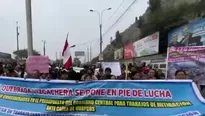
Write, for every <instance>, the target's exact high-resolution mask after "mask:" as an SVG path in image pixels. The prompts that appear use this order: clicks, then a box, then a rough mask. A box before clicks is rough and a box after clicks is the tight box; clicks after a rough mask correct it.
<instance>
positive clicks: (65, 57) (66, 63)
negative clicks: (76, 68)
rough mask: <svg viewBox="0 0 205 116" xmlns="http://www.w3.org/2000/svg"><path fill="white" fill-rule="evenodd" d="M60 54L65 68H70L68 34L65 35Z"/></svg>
mask: <svg viewBox="0 0 205 116" xmlns="http://www.w3.org/2000/svg"><path fill="white" fill-rule="evenodd" d="M62 56H63V65H64V68H66V69H69V68H71V66H72V58H71V53H70V46H69V44H68V34H67V37H66V41H65V45H64V48H63V52H62Z"/></svg>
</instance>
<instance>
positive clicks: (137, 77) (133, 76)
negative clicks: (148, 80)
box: [130, 71, 142, 80]
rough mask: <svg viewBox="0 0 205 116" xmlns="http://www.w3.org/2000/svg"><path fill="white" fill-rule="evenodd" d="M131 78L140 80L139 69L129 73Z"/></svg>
mask: <svg viewBox="0 0 205 116" xmlns="http://www.w3.org/2000/svg"><path fill="white" fill-rule="evenodd" d="M130 79H131V80H142V74H141V72H140V71H136V72H135V73H134V74H131V77H130Z"/></svg>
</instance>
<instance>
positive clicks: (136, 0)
mask: <svg viewBox="0 0 205 116" xmlns="http://www.w3.org/2000/svg"><path fill="white" fill-rule="evenodd" d="M136 2H139V0H134V1H133V2H132V3H131V4H130V5H129V7H128V8H127V9H126V10H125V11H124V12H123V14H122V15H121V16H120V17H119V18H118V19H117V20H116V21H115V23H114V24H113V25H112V26H111V27H110V28H109V29H108V30H107V31H106V32H105V33H104V34H103V36H105V35H106V34H107V33H108V32H110V30H112V28H113V27H115V26H116V24H117V23H118V22H119V21H120V19H121V18H122V17H123V16H124V15H125V14H126V13H127V12H128V11H129V10H130V8H131V7H132V6H133V5H134V4H135V3H136Z"/></svg>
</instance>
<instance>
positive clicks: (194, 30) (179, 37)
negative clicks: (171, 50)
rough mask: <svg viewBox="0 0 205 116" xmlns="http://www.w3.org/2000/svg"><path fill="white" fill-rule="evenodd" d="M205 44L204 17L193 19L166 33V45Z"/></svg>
mask: <svg viewBox="0 0 205 116" xmlns="http://www.w3.org/2000/svg"><path fill="white" fill-rule="evenodd" d="M204 45H205V19H204V18H202V19H199V20H196V21H193V22H192V23H190V24H188V25H184V26H181V27H179V28H177V29H175V30H173V31H171V32H170V33H169V34H168V46H169V47H180V46H204Z"/></svg>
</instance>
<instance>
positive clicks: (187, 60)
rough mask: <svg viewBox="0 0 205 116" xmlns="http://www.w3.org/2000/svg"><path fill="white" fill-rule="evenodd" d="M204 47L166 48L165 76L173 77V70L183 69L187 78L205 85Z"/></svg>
mask: <svg viewBox="0 0 205 116" xmlns="http://www.w3.org/2000/svg"><path fill="white" fill-rule="evenodd" d="M204 65H205V47H197V46H196V47H192V46H191V47H190V46H189V47H188V46H187V47H170V48H169V49H168V68H167V71H168V72H167V78H168V79H175V72H176V71H177V70H183V71H185V72H186V74H187V76H188V78H190V79H192V80H195V81H197V82H198V84H199V85H200V84H201V85H205V68H204Z"/></svg>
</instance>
